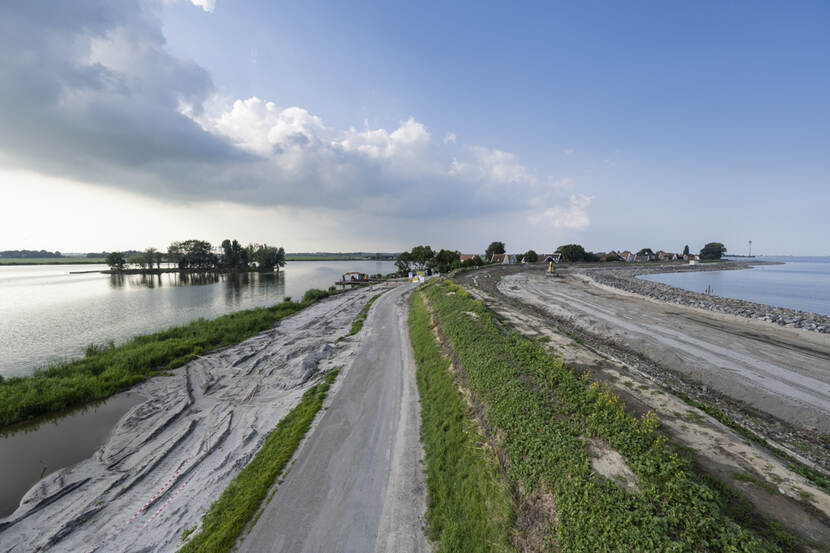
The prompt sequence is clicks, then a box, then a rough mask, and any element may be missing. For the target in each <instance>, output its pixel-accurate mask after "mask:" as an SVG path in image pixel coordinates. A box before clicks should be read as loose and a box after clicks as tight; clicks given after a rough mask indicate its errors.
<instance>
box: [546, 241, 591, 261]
mask: <svg viewBox="0 0 830 553" xmlns="http://www.w3.org/2000/svg"><path fill="white" fill-rule="evenodd" d="M555 253H558V254H562V261H569V262H575V261H592V262H593V261H599V260H600V258H601V257H602V255H601V254H598V253H594V252H588V251H585V248H583V247H582V246H580V245H579V244H565V245H564V246H559V247H558V248H556V252H555Z"/></svg>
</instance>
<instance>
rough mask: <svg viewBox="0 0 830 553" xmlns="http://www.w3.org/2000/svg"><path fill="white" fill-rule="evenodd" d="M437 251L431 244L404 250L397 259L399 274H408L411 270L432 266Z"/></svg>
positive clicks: (396, 264) (421, 269)
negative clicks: (407, 250)
mask: <svg viewBox="0 0 830 553" xmlns="http://www.w3.org/2000/svg"><path fill="white" fill-rule="evenodd" d="M433 257H435V252H434V251H432V248H431V247H430V246H415V247H414V248H412V251H409V252H403V253H401V255H400V256H398V260H397V261H395V267H397V268H398V274H401V275H403V276H406V274H407V273H408V272H409V271H413V270H414V271H423V270H424V269H426V268H428V267H430V266H431V262H432V258H433Z"/></svg>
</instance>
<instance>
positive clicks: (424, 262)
mask: <svg viewBox="0 0 830 553" xmlns="http://www.w3.org/2000/svg"><path fill="white" fill-rule="evenodd" d="M554 253H555V254H559V257H560V259H561V260H562V261H565V262H569V263H576V262H588V263H592V262H600V261H624V259H623V258H622V257H620V255H619V254H617V253H616V252H608V253H606V252H590V251H586V250H585V248H584V247H582V246H581V245H579V244H565V245H562V246H559V247H558V248H556V250H555V251H554ZM725 253H726V246H724V245H723V244H721V243H720V242H709V243H708V244H706V245H705V246H704V247H703V249H701V250H700V253H699V254H697V255H696V257H698V258H699V259H703V260H716V259H720V258H721V257H723V255H724V254H725ZM505 254H506V249H505V243H504V242H498V241H497V242H492V243H491V244H490V245H489V246H487V249H486V250H485V252H484V255H483V256H482V255H464V254H462V253H461V252H459V251H456V250H444V249H442V250H439V251H438V252H435V251H433V249H432V247H431V246H416V247H414V248H412V250H411V251H408V252H403V253H401V254H400V256H399V257H398V259H397V261H396V262H395V266H396V268H397V269H398V273H399V274H404V275H405V274H407V273H409V272H411V271H423V270H426V269H432V270H435V271H438V272H442V273H446V272H449V271H451V270H453V269H458V268H462V267H463V268H470V267H478V266H481V265H486V264H490V263H495V262H498V263H501V261H498V259H500V256H503V255H505ZM548 255H549V254H543V255H539V254H538V253H536V252H535V251H534V250H528V251H527V252H525V253H520V254H515V255H514V256H512V257H514V258H515V260H516V263H537V262H539V261H543V260H544V259H545V258H546V257H547V256H548ZM689 255H690V253H689V246H688V245H687V246H685V247H684V248H683V253H682V254H671V256H673V257H674V258H675V259H682V258H684V256H685V257H687V258H688V256H689ZM636 256H637V257H639V258H642V259H644V260H645V261H652V260H656V259H657V258H658V257H657V254H656V253H655V252H654V251H653V250H652V249H651V248H642V249H641V250H640V251H638V252H637V254H636Z"/></svg>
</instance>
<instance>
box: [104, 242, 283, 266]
mask: <svg viewBox="0 0 830 553" xmlns="http://www.w3.org/2000/svg"><path fill="white" fill-rule="evenodd" d="M106 259H107V261H106V263H107V265H109V266H110V268H111V269H112V270H113V271H118V272H121V271H124V270H125V268H127V266H128V265H129V266H132V267H134V268H137V269H139V270H142V271H152V270H153V267H154V266H155V267H156V269H157V270H161V264H162V263H168V264H174V265H176V266H177V267H178V268H179V269H180V270H182V271H185V270H197V271H215V270H229V271H234V270H246V271H247V270H251V269H255V270H259V271H274V270H276V271H279V269H280V267H285V249H284V248H281V247H277V246H269V245H268V244H248V245H247V246H242V244H240V243H239V241H237V240H231V239H226V240H223V241H222V245H221V247H220V248H219V249H214V247H213V246H212V245H211V243H210V242H208V241H206V240H183V241H181V242H173V243H172V244H170V246H168V248H167V251H166V252H163V251H159V250H157V249H156V248H147V249H146V250H144V251H143V252H137V253H134V254H132V255H129V256H125V255H124V253H123V252H110V253H108V254H107V256H106Z"/></svg>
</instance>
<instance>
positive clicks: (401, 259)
mask: <svg viewBox="0 0 830 553" xmlns="http://www.w3.org/2000/svg"><path fill="white" fill-rule="evenodd" d="M411 262H412V259H411V258H410V255H409V252H403V253H401V255H399V256H398V259H397V260H395V267H397V269H398V273H399V274H401V275H406V274H408V273H409V271H410V269H411V267H410V263H411Z"/></svg>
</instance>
